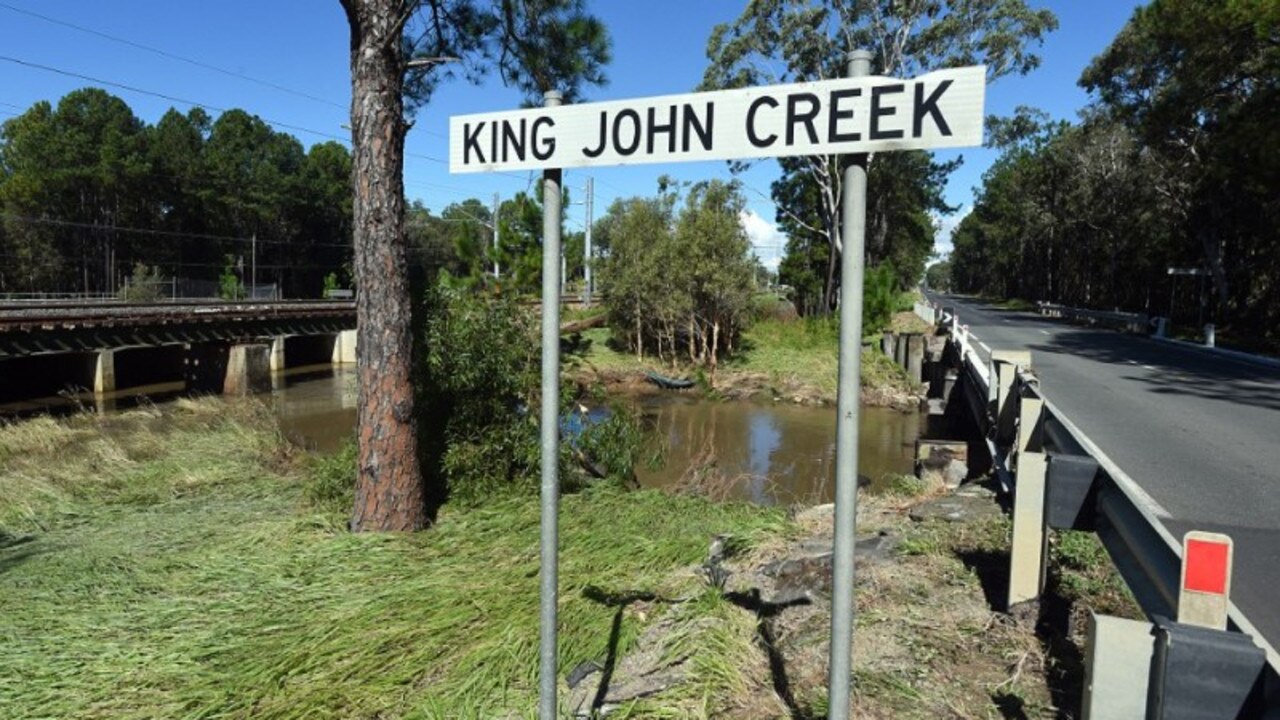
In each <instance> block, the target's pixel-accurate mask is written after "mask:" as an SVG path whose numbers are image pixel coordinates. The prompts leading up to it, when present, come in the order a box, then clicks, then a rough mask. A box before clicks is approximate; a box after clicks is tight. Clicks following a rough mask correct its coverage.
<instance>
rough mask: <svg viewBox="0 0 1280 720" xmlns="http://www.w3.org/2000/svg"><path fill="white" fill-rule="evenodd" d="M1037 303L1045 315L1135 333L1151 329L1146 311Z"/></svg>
mask: <svg viewBox="0 0 1280 720" xmlns="http://www.w3.org/2000/svg"><path fill="white" fill-rule="evenodd" d="M1036 305H1037V307H1038V308H1039V311H1040V314H1041V315H1043V316H1044V317H1052V318H1062V319H1064V320H1070V321H1072V322H1080V323H1085V324H1088V325H1104V326H1107V327H1114V328H1118V329H1121V330H1126V331H1128V332H1135V333H1147V332H1150V331H1151V317H1150V316H1149V315H1147V314H1146V313H1127V312H1120V311H1118V310H1117V311H1114V312H1109V311H1106V310H1086V309H1084V308H1076V307H1070V306H1067V305H1058V304H1055V303H1048V302H1040V303H1036Z"/></svg>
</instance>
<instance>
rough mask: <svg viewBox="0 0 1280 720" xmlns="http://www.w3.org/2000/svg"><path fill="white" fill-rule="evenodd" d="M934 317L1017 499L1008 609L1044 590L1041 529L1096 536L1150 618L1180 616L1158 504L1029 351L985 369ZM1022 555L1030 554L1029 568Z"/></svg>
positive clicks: (1276, 680)
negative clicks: (1082, 424)
mask: <svg viewBox="0 0 1280 720" xmlns="http://www.w3.org/2000/svg"><path fill="white" fill-rule="evenodd" d="M1052 307H1056V306H1052ZM1042 308H1043V306H1042ZM1084 312H1085V313H1087V314H1089V315H1095V316H1107V317H1100V318H1099V319H1102V320H1114V319H1117V318H1119V319H1121V320H1123V321H1124V322H1142V323H1144V328H1143V329H1144V330H1145V321H1146V318H1145V316H1140V315H1130V314H1124V313H1095V312H1094V311H1084ZM939 314H940V321H939V322H940V324H942V325H943V326H944V327H945V328H947V330H948V333H949V340H950V342H951V344H952V349H953V351H954V353H955V355H954V357H955V358H956V359H957V360H958V362H959V363H960V371H961V373H962V375H963V377H964V382H962V383H960V385H963V386H964V392H965V394H966V398H965V399H966V401H967V402H968V404H969V405H970V408H971V410H972V412H973V414H974V417H975V418H976V419H977V420H978V424H979V427H980V429H981V430H982V432H983V434H984V436H985V437H986V441H987V443H986V444H987V447H988V450H989V452H990V453H991V458H992V462H993V467H994V469H995V474H996V476H997V478H998V479H999V481H1000V484H1001V485H1002V487H1003V488H1004V490H1005V491H1006V492H1008V493H1010V494H1012V495H1013V497H1014V498H1015V503H1014V548H1013V552H1012V564H1013V567H1011V571H1010V575H1011V577H1010V588H1009V597H1008V604H1009V606H1011V607H1012V606H1014V605H1016V604H1018V603H1020V602H1024V601H1028V600H1036V599H1038V598H1039V595H1040V593H1041V592H1042V591H1043V582H1044V579H1043V578H1044V567H1045V563H1046V562H1047V557H1045V553H1044V551H1043V547H1044V537H1045V532H1046V531H1047V529H1049V528H1055V529H1081V530H1092V531H1094V532H1096V533H1097V535H1098V537H1099V539H1100V540H1101V541H1102V544H1103V546H1104V547H1105V548H1106V550H1107V552H1108V554H1109V555H1110V556H1111V558H1112V561H1113V563H1114V564H1115V566H1116V568H1117V570H1118V571H1119V573H1120V575H1121V577H1122V578H1123V579H1124V581H1125V584H1126V585H1127V586H1128V587H1129V589H1130V591H1131V592H1132V593H1133V595H1134V598H1135V599H1136V600H1137V601H1138V603H1139V605H1141V607H1142V609H1143V612H1145V613H1146V614H1147V616H1148V618H1150V619H1152V620H1155V619H1156V618H1173V617H1177V614H1178V613H1177V611H1178V601H1179V600H1178V598H1179V590H1180V575H1181V570H1182V567H1181V564H1182V543H1181V541H1180V539H1179V538H1177V537H1176V536H1175V535H1174V534H1173V532H1171V531H1170V530H1169V529H1168V528H1167V527H1166V526H1165V525H1164V523H1163V522H1162V521H1161V519H1160V513H1159V512H1158V511H1157V508H1158V507H1159V506H1158V504H1157V503H1156V502H1155V501H1154V500H1152V499H1151V497H1150V496H1149V495H1147V493H1146V492H1145V491H1143V490H1142V488H1141V487H1140V486H1139V485H1138V483H1137V482H1135V481H1134V479H1133V478H1132V477H1130V476H1129V475H1128V474H1127V473H1125V472H1124V470H1123V469H1121V468H1120V467H1119V465H1117V464H1116V463H1115V461H1113V460H1112V459H1111V458H1110V457H1108V456H1107V455H1106V453H1104V452H1103V451H1102V450H1101V449H1100V448H1099V447H1098V446H1097V444H1096V443H1094V442H1093V440H1092V439H1090V438H1089V437H1088V436H1087V435H1086V434H1085V433H1084V432H1083V431H1081V430H1080V428H1079V427H1077V426H1076V425H1075V423H1073V422H1072V421H1071V419H1070V418H1068V417H1067V416H1066V415H1065V414H1064V413H1062V411H1061V410H1059V409H1058V407H1057V406H1055V405H1054V404H1053V402H1052V401H1051V400H1050V399H1049V398H1047V397H1045V395H1044V393H1043V392H1042V391H1041V390H1040V387H1039V381H1038V380H1037V379H1036V377H1035V375H1034V373H1033V371H1032V367H1031V364H1030V354H1029V353H1026V352H1023V353H1002V352H1001V351H999V350H996V351H993V352H989V353H988V355H989V358H988V359H987V360H986V361H985V362H984V361H983V359H982V357H981V356H980V355H979V354H978V353H977V352H976V351H975V349H974V347H973V342H972V338H971V336H970V335H969V332H968V328H967V326H965V325H963V324H961V323H960V321H959V319H958V318H957V317H956V313H955V312H954V310H953V309H951V308H940V313H939ZM1024 456H1025V457H1027V459H1028V460H1032V459H1034V460H1035V462H1028V463H1027V468H1025V470H1026V471H1028V472H1032V473H1033V476H1032V477H1031V480H1032V481H1033V482H1032V483H1031V485H1030V486H1029V487H1028V494H1030V495H1032V498H1031V499H1030V500H1029V502H1030V503H1031V504H1032V505H1033V506H1036V507H1032V508H1030V510H1031V511H1032V512H1030V513H1029V514H1023V513H1021V512H1020V510H1019V503H1018V500H1019V499H1020V498H1019V497H1018V490H1019V488H1018V478H1019V471H1020V468H1019V467H1018V466H1019V465H1020V464H1021V463H1022V459H1023V457H1024ZM1033 456H1034V457H1033ZM1046 461H1047V462H1046ZM1073 475H1074V476H1073ZM1027 517H1031V518H1039V519H1038V520H1036V521H1034V524H1035V525H1036V526H1037V527H1033V528H1028V527H1026V522H1027V521H1026V519H1024V518H1027ZM1020 519H1023V526H1022V527H1019V520H1020ZM1020 536H1021V537H1023V538H1024V539H1026V538H1028V537H1029V538H1031V539H1032V541H1031V544H1030V545H1025V544H1024V546H1023V548H1021V555H1022V558H1021V560H1023V561H1026V562H1024V563H1023V565H1022V566H1021V567H1019V561H1020V558H1019V554H1020V552H1019V551H1020V548H1019V537H1020ZM1036 538H1038V540H1036ZM1028 547H1029V548H1030V549H1028ZM1037 554H1038V560H1037V559H1036V557H1035V556H1036V555H1037ZM1028 555H1031V556H1032V557H1031V558H1030V559H1029V561H1028V557H1027V556H1028ZM1227 618H1228V621H1229V623H1228V628H1229V630H1230V631H1232V632H1235V633H1243V634H1245V635H1248V636H1250V637H1251V639H1252V641H1253V642H1254V643H1255V644H1256V645H1257V646H1258V647H1260V648H1261V649H1262V651H1263V652H1264V653H1265V656H1266V663H1267V666H1268V670H1267V672H1268V674H1269V675H1270V677H1268V678H1267V685H1268V686H1270V687H1271V688H1272V689H1273V692H1272V695H1275V694H1276V693H1275V692H1274V689H1275V688H1280V654H1278V653H1277V651H1276V648H1275V647H1273V646H1272V645H1271V643H1270V642H1269V641H1268V640H1267V638H1264V637H1263V636H1262V635H1261V633H1260V632H1258V630H1257V628H1256V627H1255V626H1254V625H1253V624H1252V623H1251V622H1249V620H1248V618H1247V617H1245V615H1244V613H1243V612H1242V611H1241V610H1240V608H1239V607H1237V606H1236V605H1235V603H1230V604H1229V605H1228V611H1227ZM1269 700H1270V702H1271V703H1272V705H1275V707H1270V706H1269V707H1268V710H1269V711H1270V712H1273V713H1276V714H1277V715H1278V716H1280V698H1275V697H1273V698H1270V699H1269ZM1268 717H1270V715H1268Z"/></svg>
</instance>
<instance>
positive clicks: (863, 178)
mask: <svg viewBox="0 0 1280 720" xmlns="http://www.w3.org/2000/svg"><path fill="white" fill-rule="evenodd" d="M870 74H871V53H870V52H869V51H867V50H854V51H853V52H851V53H849V77H862V76H865V75H870ZM840 222H841V227H842V235H843V236H844V248H843V251H842V252H841V253H840V370H839V372H840V380H839V391H838V392H839V394H838V395H837V399H836V413H837V414H836V518H835V525H836V527H835V547H834V548H833V549H832V558H833V563H834V566H835V567H834V573H833V576H832V588H831V657H830V660H829V661H828V665H827V673H828V675H827V688H828V692H829V695H828V704H827V718H828V720H845V719H846V718H848V717H849V685H850V681H851V678H852V675H853V545H854V539H855V536H856V532H857V525H856V523H857V514H858V409H859V408H858V391H859V389H860V387H861V383H860V377H861V375H862V274H863V265H864V264H865V261H864V259H863V248H864V246H865V245H866V238H865V236H866V231H867V157H866V155H857V156H854V158H853V159H852V162H851V163H849V166H848V168H846V169H845V171H844V192H843V195H842V196H841V217H840Z"/></svg>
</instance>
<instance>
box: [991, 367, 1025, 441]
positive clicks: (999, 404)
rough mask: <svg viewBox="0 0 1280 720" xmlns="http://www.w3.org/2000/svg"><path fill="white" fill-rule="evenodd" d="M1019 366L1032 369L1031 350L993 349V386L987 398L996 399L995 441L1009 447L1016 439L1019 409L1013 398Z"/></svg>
mask: <svg viewBox="0 0 1280 720" xmlns="http://www.w3.org/2000/svg"><path fill="white" fill-rule="evenodd" d="M1019 368H1021V369H1023V370H1030V369H1031V353H1030V352H1028V351H1026V350H992V351H991V387H990V388H989V390H988V396H987V399H988V401H992V400H994V401H995V403H996V406H995V410H994V416H993V419H994V420H995V431H996V432H995V441H996V444H997V445H1000V446H1002V447H1008V446H1009V445H1011V444H1013V441H1014V425H1015V422H1016V421H1017V417H1018V409H1017V407H1016V406H1015V403H1014V402H1013V398H1014V384H1015V382H1016V380H1017V377H1018V369H1019Z"/></svg>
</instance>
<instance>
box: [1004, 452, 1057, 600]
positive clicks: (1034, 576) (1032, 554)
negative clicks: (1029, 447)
mask: <svg viewBox="0 0 1280 720" xmlns="http://www.w3.org/2000/svg"><path fill="white" fill-rule="evenodd" d="M1047 468H1048V463H1047V462H1046V458H1045V455H1044V453H1033V452H1029V453H1023V455H1022V457H1021V459H1020V462H1019V463H1018V476H1017V482H1016V484H1015V486H1014V493H1013V549H1012V551H1011V552H1010V554H1009V602H1008V605H1007V607H1008V608H1012V607H1013V606H1015V605H1017V604H1018V603H1022V602H1026V601H1028V600H1036V599H1038V598H1039V597H1040V592H1041V590H1042V589H1043V588H1044V570H1045V563H1044V557H1045V541H1046V539H1047V536H1046V534H1045V531H1044V493H1045V476H1046V471H1047Z"/></svg>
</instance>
